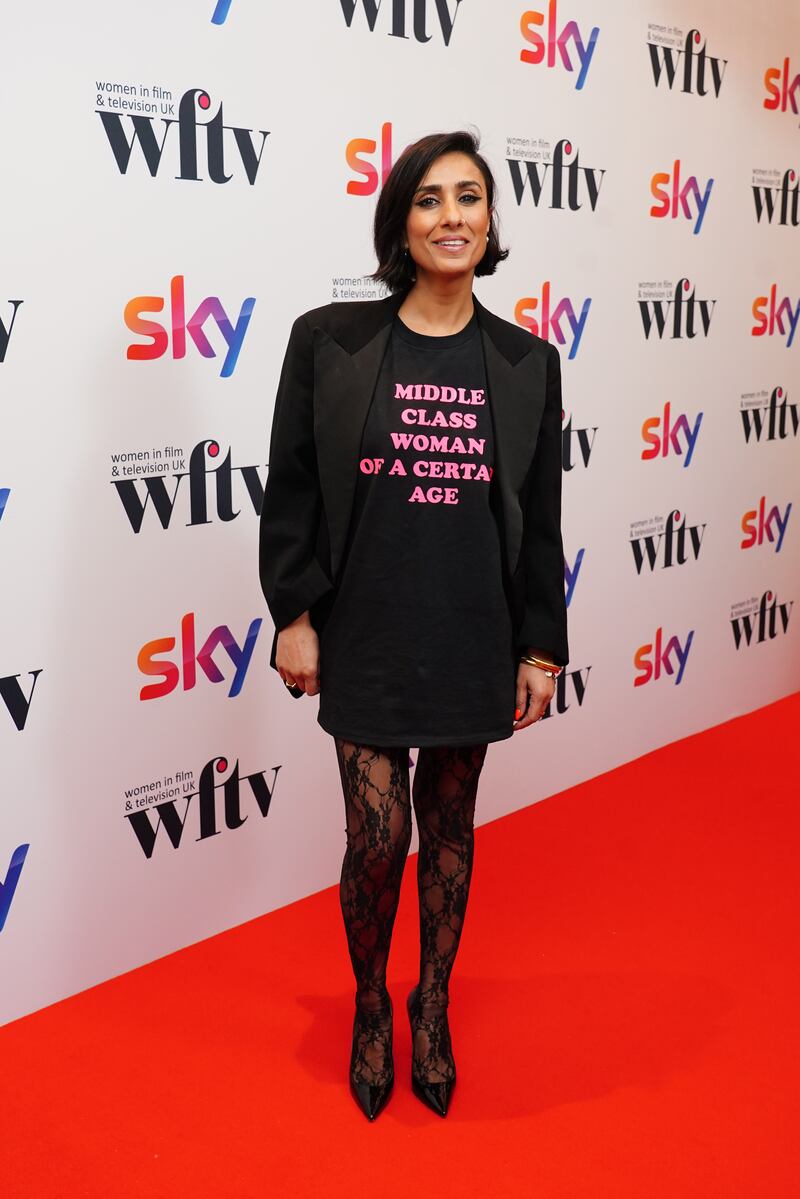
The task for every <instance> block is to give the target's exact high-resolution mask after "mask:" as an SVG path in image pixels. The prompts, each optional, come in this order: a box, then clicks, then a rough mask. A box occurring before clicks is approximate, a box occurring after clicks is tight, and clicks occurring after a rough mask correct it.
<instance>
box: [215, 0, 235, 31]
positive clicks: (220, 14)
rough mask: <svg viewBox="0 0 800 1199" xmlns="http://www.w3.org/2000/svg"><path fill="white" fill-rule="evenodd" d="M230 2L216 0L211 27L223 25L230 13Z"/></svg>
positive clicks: (227, 0)
mask: <svg viewBox="0 0 800 1199" xmlns="http://www.w3.org/2000/svg"><path fill="white" fill-rule="evenodd" d="M230 8H231V0H217V3H216V5H215V6H214V15H213V16H212V18H211V24H212V25H224V24H225V18H226V17H227V15H228V13H229V12H230Z"/></svg>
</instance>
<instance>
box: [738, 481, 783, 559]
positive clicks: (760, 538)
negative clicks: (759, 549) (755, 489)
mask: <svg viewBox="0 0 800 1199" xmlns="http://www.w3.org/2000/svg"><path fill="white" fill-rule="evenodd" d="M766 502H767V501H766V496H763V495H762V496H761V499H760V500H759V501H758V507H757V508H752V509H751V510H750V511H749V512H745V514H744V516H743V517H742V532H743V533H744V534H745V536H744V537H743V538H742V540H741V542H740V549H743V550H749V549H750V547H751V546H754V545H762V544H763V542H764V539H765V538H766V540H767V541H772V542H774V543H775V553H776V554H779V553H780V552H781V546H782V545H783V538H784V534H785V533H786V526H787V525H788V523H789V516H790V515H791V511H792V505H791V504H787V505H786V511H785V512H783V513H781V511H780V509H779V508H778V505H777V504H773V506H772V507H771V508H770V510H769V512H767V509H766Z"/></svg>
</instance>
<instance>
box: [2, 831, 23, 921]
mask: <svg viewBox="0 0 800 1199" xmlns="http://www.w3.org/2000/svg"><path fill="white" fill-rule="evenodd" d="M29 849H30V845H18V846H17V848H16V849H15V850H14V852H13V853H12V855H11V861H10V863H9V866H8V870H7V871H6V877H5V878H4V879H3V880H2V881H0V933H1V932H2V931H3V928H4V927H5V923H6V918H7V916H8V912H9V908H10V907H11V901H12V899H13V898H14V892H15V891H16V889H17V883H18V882H19V876H20V874H22V867H23V866H24V865H25V858H26V857H27V856H28V850H29Z"/></svg>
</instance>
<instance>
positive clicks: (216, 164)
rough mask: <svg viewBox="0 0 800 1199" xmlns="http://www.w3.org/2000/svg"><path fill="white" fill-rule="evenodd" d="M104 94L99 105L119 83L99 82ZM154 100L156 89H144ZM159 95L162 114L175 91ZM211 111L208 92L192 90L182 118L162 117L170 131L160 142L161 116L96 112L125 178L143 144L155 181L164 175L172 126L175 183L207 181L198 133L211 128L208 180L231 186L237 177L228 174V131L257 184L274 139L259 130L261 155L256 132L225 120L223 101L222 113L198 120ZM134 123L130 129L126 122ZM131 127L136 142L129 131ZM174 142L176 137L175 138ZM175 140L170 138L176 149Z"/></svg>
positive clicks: (208, 133)
mask: <svg viewBox="0 0 800 1199" xmlns="http://www.w3.org/2000/svg"><path fill="white" fill-rule="evenodd" d="M96 87H97V93H98V104H102V103H103V95H104V93H105V92H113V91H114V90H115V85H113V84H107V83H99V82H98V83H96ZM142 90H144V92H145V93H146V94H147V95H148V96H149V92H150V90H151V89H149V88H148V89H140V91H142ZM152 92H153V95H154V96H155V97H157V98H158V99H159V100H160V101H161V102H162V110H163V108H164V102H165V101H169V100H171V99H172V93H171V92H165V91H164V90H163V89H162V88H156V87H154V88H153V89H152ZM141 103H142V104H143V105H144V104H145V103H148V104H150V106H151V107H153V108H155V103H154V102H151V101H149V100H147V101H145V100H142V101H141ZM167 107H168V108H169V111H171V112H172V111H174V106H173V105H172V104H167ZM210 108H211V97H210V96H209V94H208V92H207V91H205V90H204V89H203V88H199V87H193V88H190V89H189V91H187V92H184V93H183V95H182V96H181V99H180V103H179V104H178V117H177V120H176V119H174V118H172V117H160V118H158V119H160V120H161V121H162V122H163V124H164V125H166V129H165V130H164V133H163V135H162V137H161V141H160V142H159V140H158V137H157V136H156V132H155V129H154V123H155V121H156V119H157V118H156V117H155V116H151V117H148V116H144V115H142V114H141V113H125V114H123V113H118V112H105V111H103V110H102V109H100V108H98V109H95V111H96V113H97V115H98V116H99V118H100V120H101V121H102V123H103V129H104V130H105V133H106V137H107V138H108V142H109V145H110V146H111V151H112V153H113V155H114V160H115V161H116V164H117V167H118V168H119V172H120V174H121V175H127V173H128V167H129V166H130V161H131V154H132V153H133V147H134V145H135V144H136V143H137V142H138V144H139V146H140V147H141V151H142V155H143V157H144V160H145V163H146V165H147V169H148V171H149V172H150V175H151V177H152V178H153V179H155V177H156V176H157V175H158V172H159V170H160V169H161V160H162V157H163V154H164V147H165V146H166V144H167V141H168V140H169V139H170V132H171V130H170V127H171V126H172V125H177V126H178V165H179V171H178V174H177V175H175V176H173V178H175V179H191V180H192V182H194V183H200V182H202V176H200V175H198V173H197V170H198V161H197V130H198V129H204V130H205V144H206V169H207V173H208V178H209V179H210V180H211V182H212V183H230V181H231V179H233V175H229V174H228V173H227V171H226V170H225V131H226V130H227V131H228V132H229V133H232V134H233V137H234V142H235V145H236V150H237V151H238V154H239V158H240V160H241V164H242V166H243V167H244V173H245V175H246V176H247V181H248V183H249V184H250V185H251V187H252V186H253V184H254V183H255V181H256V175H257V174H258V169H259V167H260V165H261V155H262V154H263V153H264V145H265V143H266V140H267V138H268V137H269V130H268V129H259V130H258V132H259V133H260V134H261V146H260V147H259V149H258V153H256V149H255V147H254V145H253V138H252V134H253V130H252V129H249V128H247V127H246V126H241V127H240V126H238V125H225V124H224V123H223V120H222V101H220V104H219V107H218V109H217V111H216V114H215V115H214V116H213V117H212V118H211V120H210V121H199V120H198V119H197V117H198V112H197V110H198V109H200V110H201V111H203V112H205V111H207V110H208V109H210ZM125 121H130V126H128V125H126V124H125V123H124V122H125ZM129 129H130V138H129V137H128V132H127V131H128V130H129ZM172 140H174V139H172ZM171 144H172V141H171V140H170V145H171Z"/></svg>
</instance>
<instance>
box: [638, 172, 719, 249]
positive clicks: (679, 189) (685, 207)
mask: <svg viewBox="0 0 800 1199" xmlns="http://www.w3.org/2000/svg"><path fill="white" fill-rule="evenodd" d="M670 184H671V186H670ZM713 186H714V180H713V179H709V181H708V183H707V184H706V186H705V190H704V191H701V190H700V184H699V183H698V181H697V178H696V176H694V175H690V176H689V178H688V179H687V180H686V182H685V183H684V184H683V186H681V160H680V158H676V159H675V161H674V163H673V164H672V174H671V175H670V173H669V172H668V171H658V172H656V174H655V175H653V178H652V179H651V180H650V191H651V192H652V194H653V195H654V196H655V198H656V200H658V201H659V203H658V204H653V205H652V207H651V209H650V215H651V216H655V217H665V216H668V217H672V218H675V217H677V216H680V215H683V216H685V217H686V219H687V220H689V221H690V220H692V218H693V216H694V213H693V212H692V202H694V208H695V210H696V213H697V217H696V220H695V223H694V229H693V230H692V232H693V233H695V234H697V233H699V232H700V229H701V227H702V224H703V218H704V217H705V215H706V209H707V208H708V201H709V198H710V196H711V188H712V187H713Z"/></svg>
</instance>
